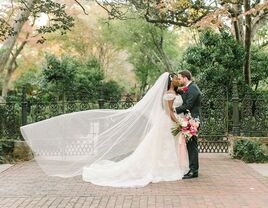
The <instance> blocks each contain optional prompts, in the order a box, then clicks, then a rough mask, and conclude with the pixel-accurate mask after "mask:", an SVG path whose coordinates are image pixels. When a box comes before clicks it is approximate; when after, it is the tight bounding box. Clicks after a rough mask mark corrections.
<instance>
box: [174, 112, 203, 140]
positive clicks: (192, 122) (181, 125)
mask: <svg viewBox="0 0 268 208" xmlns="http://www.w3.org/2000/svg"><path fill="white" fill-rule="evenodd" d="M177 119H178V122H177V123H176V124H175V126H174V127H173V128H171V133H172V135H173V136H177V135H178V134H179V133H180V132H181V133H182V134H183V135H184V137H185V138H186V139H187V140H189V139H190V138H191V137H192V136H197V133H198V130H197V129H198V127H199V124H200V121H199V119H198V118H193V117H192V116H191V113H190V112H189V111H188V113H187V114H185V116H184V117H178V118H177Z"/></svg>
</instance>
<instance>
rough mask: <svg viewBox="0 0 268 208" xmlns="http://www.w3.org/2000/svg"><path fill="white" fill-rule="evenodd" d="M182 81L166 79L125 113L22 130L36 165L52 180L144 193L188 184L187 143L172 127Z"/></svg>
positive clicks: (60, 119)
mask: <svg viewBox="0 0 268 208" xmlns="http://www.w3.org/2000/svg"><path fill="white" fill-rule="evenodd" d="M178 84H179V82H178V79H177V75H176V74H174V73H171V74H169V73H168V72H165V73H163V74H162V75H161V76H160V77H159V78H158V80H157V81H156V82H155V84H154V85H153V87H152V88H151V89H150V90H149V91H148V92H147V94H146V95H145V96H144V97H143V98H142V99H141V100H140V101H139V102H138V103H137V104H136V105H135V106H133V107H131V108H129V109H125V110H108V109H107V110H87V111H81V112H74V113H69V114H63V115H60V116H56V117H53V118H50V119H47V120H43V121H40V122H36V123H33V124H29V125H26V126H23V127H21V133H22V135H23V137H24V138H25V140H26V142H27V143H28V144H29V146H30V147H31V149H32V150H33V153H34V156H35V159H36V161H37V163H38V164H39V165H40V167H41V168H42V169H43V171H44V172H45V173H46V174H47V175H50V176H60V177H73V176H77V175H82V177H83V180H84V181H87V182H91V183H93V184H96V185H101V186H112V187H143V186H146V185H147V184H149V183H150V182H152V183H156V182H159V181H174V180H179V179H182V177H183V175H184V174H185V173H186V172H188V154H187V149H186V143H185V140H184V138H183V137H182V138H179V137H180V135H179V136H176V137H174V136H173V135H172V134H171V127H172V125H173V124H174V122H176V120H177V118H178V116H183V115H176V114H175V113H174V108H175V107H178V106H180V105H181V104H182V102H183V101H182V98H181V95H177V94H176V92H175V88H176V87H177V86H178Z"/></svg>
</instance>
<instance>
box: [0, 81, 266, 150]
mask: <svg viewBox="0 0 268 208" xmlns="http://www.w3.org/2000/svg"><path fill="white" fill-rule="evenodd" d="M228 93H229V92H228V91H227V90H226V89H218V90H217V91H216V92H214V93H213V95H212V94H209V93H208V94H204V95H203V99H202V112H201V113H202V128H201V131H200V135H199V137H200V143H199V150H200V152H227V151H228V146H229V141H228V135H230V134H233V135H243V136H268V99H267V97H265V96H263V95H262V94H253V93H251V92H249V91H245V93H244V95H243V97H241V96H239V93H238V87H237V83H236V82H234V84H233V90H232V94H231V95H230V94H228ZM136 102H137V99H135V97H134V96H132V95H129V94H128V95H125V96H123V97H112V98H107V96H106V98H104V97H103V96H102V93H99V94H98V95H96V94H95V95H92V94H91V93H90V92H85V93H77V92H71V93H70V92H61V93H60V92H57V93H50V94H49V96H48V94H42V93H37V94H35V95H27V94H26V91H25V89H24V90H22V93H21V95H20V99H19V100H12V99H7V102H6V103H2V104H0V138H6V139H22V137H21V135H20V131H19V127H20V126H22V125H26V124H28V123H33V122H36V121H40V120H44V119H47V118H50V117H53V116H57V115H60V114H64V113H69V112H75V111H82V110H89V109H98V108H99V109H126V108H129V107H131V106H133V105H135V103H136Z"/></svg>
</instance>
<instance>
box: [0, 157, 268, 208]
mask: <svg viewBox="0 0 268 208" xmlns="http://www.w3.org/2000/svg"><path fill="white" fill-rule="evenodd" d="M200 167H201V169H200V177H199V178H197V179H191V180H180V181H174V182H160V183H157V184H149V185H148V186H146V187H144V188H131V189H129V188H111V187H101V186H95V185H93V184H90V183H86V182H83V181H82V180H81V177H74V178H67V179H64V178H58V177H47V176H46V175H45V174H44V173H43V172H42V170H41V169H40V168H39V167H38V165H37V164H36V162H35V161H29V162H24V163H20V164H16V165H14V166H12V167H10V168H9V169H7V170H5V171H4V172H2V173H0V207H1V208H15V207H28V208H30V207H31V208H38V207H42V208H43V207H44V208H45V207H50V208H56V207H57V208H70V207H75V208H82V207H87V208H88V207H90V208H91V207H99V208H104V207H106V208H119V207H120V208H127V207H129V208H138V207H140V208H147V207H150V208H165V207H168V208H173V207H174V208H175V207H187V208H198V207H204V208H208V207H217V208H220V207H224V208H226V207H230V208H236V207H250V208H255V207H268V178H267V177H265V176H262V175H261V174H260V173H258V172H257V171H255V170H254V169H253V168H251V167H250V166H249V165H247V164H245V163H244V162H242V161H239V160H232V159H230V158H229V156H228V155H226V154H200Z"/></svg>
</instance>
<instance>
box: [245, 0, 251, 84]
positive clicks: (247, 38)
mask: <svg viewBox="0 0 268 208" xmlns="http://www.w3.org/2000/svg"><path fill="white" fill-rule="evenodd" d="M244 6H245V12H247V11H248V10H249V9H250V0H244ZM244 46H245V64H244V78H245V82H246V83H247V84H248V85H250V84H251V71H250V51H251V15H250V14H249V15H246V16H245V42H244Z"/></svg>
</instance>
